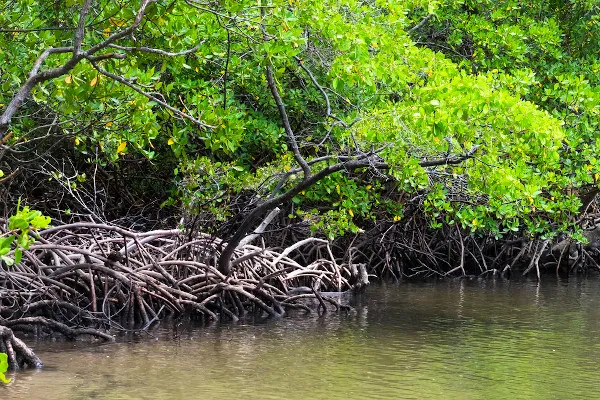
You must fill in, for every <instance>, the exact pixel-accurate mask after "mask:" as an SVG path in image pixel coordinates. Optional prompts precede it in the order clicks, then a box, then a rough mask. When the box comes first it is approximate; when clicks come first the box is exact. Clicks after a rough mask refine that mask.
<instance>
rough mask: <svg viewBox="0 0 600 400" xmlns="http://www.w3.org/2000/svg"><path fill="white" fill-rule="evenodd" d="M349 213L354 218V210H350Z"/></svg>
mask: <svg viewBox="0 0 600 400" xmlns="http://www.w3.org/2000/svg"><path fill="white" fill-rule="evenodd" d="M348 214H350V216H351V217H353V218H354V211H352V210H348Z"/></svg>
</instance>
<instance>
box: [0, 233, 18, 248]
mask: <svg viewBox="0 0 600 400" xmlns="http://www.w3.org/2000/svg"><path fill="white" fill-rule="evenodd" d="M14 240H15V237H14V236H8V237H3V238H0V249H4V248H7V247H8V248H10V245H11V244H12V242H13V241H14Z"/></svg>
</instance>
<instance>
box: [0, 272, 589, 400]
mask: <svg viewBox="0 0 600 400" xmlns="http://www.w3.org/2000/svg"><path fill="white" fill-rule="evenodd" d="M354 305H355V311H354V312H351V313H349V314H335V313H330V314H328V315H326V316H324V317H317V316H316V315H315V316H308V317H301V316H296V317H288V318H282V319H280V320H270V321H267V322H263V323H256V324H242V323H238V324H225V325H217V324H215V325H213V326H209V327H203V328H200V327H189V326H188V327H183V326H180V327H179V329H178V330H177V331H174V330H173V329H170V328H166V327H163V328H159V329H158V330H156V331H155V332H153V334H154V335H155V338H152V337H149V336H143V337H140V338H137V339H131V338H129V339H124V340H123V341H121V342H120V343H116V344H107V345H92V344H90V343H81V342H78V343H65V342H55V343H52V342H38V343H33V345H34V347H35V348H36V351H37V353H38V355H39V356H40V357H41V358H42V360H43V361H44V363H45V365H46V368H44V369H43V370H41V371H27V372H25V373H19V374H17V375H16V376H14V377H15V382H14V383H13V384H12V385H10V386H9V387H0V399H5V398H6V399H28V400H30V399H46V400H50V399H61V400H75V399H156V400H160V399H215V400H220V399H228V400H231V399H292V400H293V399H331V400H333V399H344V400H349V399H486V400H490V399H566V398H569V399H578V398H581V399H593V398H599V399H600V379H599V377H598V361H599V360H600V281H598V280H571V281H568V282H566V281H565V282H560V281H551V280H550V278H546V279H545V280H544V281H543V282H542V283H541V284H539V285H538V284H537V283H535V282H514V281H513V282H492V281H487V282H467V281H458V282H456V281H455V282H433V283H427V284H399V285H386V286H377V287H370V288H369V289H368V292H367V294H366V295H365V296H364V297H363V298H360V299H356V300H354Z"/></svg>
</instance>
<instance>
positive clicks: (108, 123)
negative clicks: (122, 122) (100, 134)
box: [104, 121, 113, 128]
mask: <svg viewBox="0 0 600 400" xmlns="http://www.w3.org/2000/svg"><path fill="white" fill-rule="evenodd" d="M112 124H113V122H112V121H108V122H107V123H106V125H104V126H105V127H107V128H110V127H111V126H112Z"/></svg>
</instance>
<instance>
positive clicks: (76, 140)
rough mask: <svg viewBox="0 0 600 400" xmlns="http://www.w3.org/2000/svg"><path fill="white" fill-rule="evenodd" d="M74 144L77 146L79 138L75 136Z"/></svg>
mask: <svg viewBox="0 0 600 400" xmlns="http://www.w3.org/2000/svg"><path fill="white" fill-rule="evenodd" d="M75 146H79V139H78V138H75Z"/></svg>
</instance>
